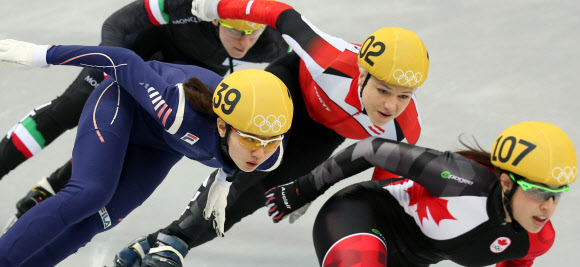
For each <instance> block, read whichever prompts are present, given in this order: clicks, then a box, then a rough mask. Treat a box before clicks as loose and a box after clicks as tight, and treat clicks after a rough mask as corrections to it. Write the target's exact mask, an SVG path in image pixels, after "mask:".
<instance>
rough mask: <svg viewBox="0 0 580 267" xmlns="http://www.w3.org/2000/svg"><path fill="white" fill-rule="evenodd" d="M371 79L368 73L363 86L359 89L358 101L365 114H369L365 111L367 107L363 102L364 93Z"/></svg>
mask: <svg viewBox="0 0 580 267" xmlns="http://www.w3.org/2000/svg"><path fill="white" fill-rule="evenodd" d="M370 78H371V73H370V72H368V73H367V76H366V77H365V80H364V82H363V84H362V85H361V86H359V87H358V99H359V101H360V107H361V110H362V112H363V114H367V111H366V110H365V105H364V104H363V101H362V93H363V89H364V88H365V86H366V85H367V83H368V82H369V79H370Z"/></svg>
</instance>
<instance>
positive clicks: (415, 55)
mask: <svg viewBox="0 0 580 267" xmlns="http://www.w3.org/2000/svg"><path fill="white" fill-rule="evenodd" d="M358 62H359V63H360V64H361V66H362V67H363V68H364V69H365V70H367V71H368V72H369V73H370V74H371V75H372V76H375V77H376V78H377V79H379V80H381V81H383V82H386V83H388V84H393V85H400V86H404V87H418V86H420V85H422V84H423V82H425V80H426V79H427V74H428V72H429V54H428V53H427V49H426V48H425V45H424V44H423V41H421V39H420V38H419V36H417V35H416V34H415V33H414V32H412V31H409V30H406V29H403V28H397V27H384V28H381V29H379V30H378V31H376V32H374V33H372V34H371V35H370V36H369V37H368V38H367V39H366V40H365V41H364V43H363V44H362V46H361V49H360V52H359V54H358Z"/></svg>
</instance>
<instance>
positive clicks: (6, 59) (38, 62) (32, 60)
mask: <svg viewBox="0 0 580 267" xmlns="http://www.w3.org/2000/svg"><path fill="white" fill-rule="evenodd" d="M49 48H50V46H48V45H36V44H33V43H28V42H23V41H17V40H12V39H4V40H0V62H2V63H5V64H9V65H15V66H17V67H19V68H23V69H30V68H33V67H36V68H44V67H48V64H47V63H46V52H47V50H48V49H49Z"/></svg>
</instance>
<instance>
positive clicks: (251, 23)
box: [246, 20, 264, 30]
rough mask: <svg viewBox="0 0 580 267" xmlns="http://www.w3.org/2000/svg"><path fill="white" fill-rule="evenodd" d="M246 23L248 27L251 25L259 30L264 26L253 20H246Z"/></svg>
mask: <svg viewBox="0 0 580 267" xmlns="http://www.w3.org/2000/svg"><path fill="white" fill-rule="evenodd" d="M246 25H248V27H251V28H252V29H254V30H259V29H261V28H263V26H264V24H260V23H255V22H251V21H247V20H246Z"/></svg>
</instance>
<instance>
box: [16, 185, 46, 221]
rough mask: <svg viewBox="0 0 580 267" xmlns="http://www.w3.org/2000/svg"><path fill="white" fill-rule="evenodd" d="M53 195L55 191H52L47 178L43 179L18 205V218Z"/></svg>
mask: <svg viewBox="0 0 580 267" xmlns="http://www.w3.org/2000/svg"><path fill="white" fill-rule="evenodd" d="M53 195H54V191H53V190H52V186H50V183H48V180H47V179H46V178H43V179H42V180H40V182H38V184H37V185H36V186H35V187H34V188H32V190H30V192H28V194H26V196H25V197H24V198H22V199H20V200H19V201H18V203H16V210H17V212H16V218H20V217H21V216H22V215H23V214H24V213H26V212H27V211H28V210H30V209H31V208H32V207H34V206H36V205H37V204H38V203H40V202H42V201H44V200H46V199H47V198H49V197H51V196H53Z"/></svg>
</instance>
